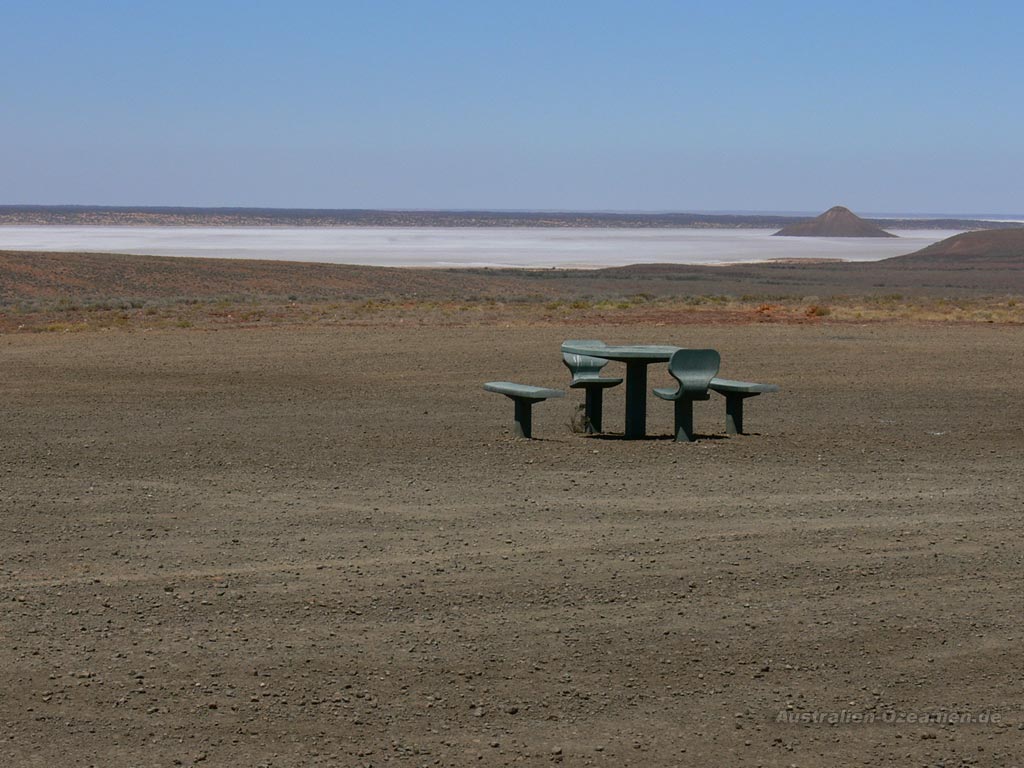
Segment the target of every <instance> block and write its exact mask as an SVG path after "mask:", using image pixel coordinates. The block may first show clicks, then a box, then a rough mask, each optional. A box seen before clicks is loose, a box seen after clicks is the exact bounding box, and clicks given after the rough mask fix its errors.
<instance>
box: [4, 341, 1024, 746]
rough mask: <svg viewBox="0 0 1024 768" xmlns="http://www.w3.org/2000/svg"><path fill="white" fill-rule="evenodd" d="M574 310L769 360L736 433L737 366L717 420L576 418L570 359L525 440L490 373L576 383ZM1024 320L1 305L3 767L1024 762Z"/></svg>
mask: <svg viewBox="0 0 1024 768" xmlns="http://www.w3.org/2000/svg"><path fill="white" fill-rule="evenodd" d="M567 337H575V338H604V339H606V340H607V341H609V342H661V343H676V344H681V345H701V346H704V345H707V346H711V347H715V348H717V349H718V350H720V351H721V353H722V357H723V361H724V362H723V369H722V373H723V375H728V376H732V377H736V378H751V379H754V380H761V381H770V382H776V383H778V384H780V385H781V387H782V392H781V393H779V394H777V395H766V396H762V397H759V398H756V399H754V400H752V401H749V402H748V406H747V419H748V427H749V429H750V430H751V431H752V432H753V434H751V435H748V436H742V437H726V436H725V435H723V434H722V426H723V425H722V421H723V406H722V401H721V399H720V398H717V396H716V397H715V399H713V400H711V401H710V402H707V403H698V404H697V427H698V431H700V432H701V433H702V434H703V435H704V439H702V440H701V441H700V442H698V443H696V444H693V445H677V444H675V443H673V442H671V441H669V440H666V439H651V440H645V441H637V442H628V441H623V440H620V439H615V437H614V435H613V436H612V437H610V438H607V439H601V438H587V437H583V436H581V435H577V434H573V433H572V432H571V431H570V428H569V423H570V421H571V420H572V417H573V414H574V407H575V405H576V404H577V402H578V400H579V399H580V393H579V392H575V391H572V392H570V396H569V397H568V398H566V399H564V400H552V401H549V402H545V403H542V404H540V405H538V406H536V408H535V434H536V435H537V437H539V438H540V439H539V440H535V441H530V442H526V441H517V440H514V439H512V438H510V436H509V426H510V422H511V415H512V406H511V403H509V402H508V401H507V400H506V399H504V398H502V397H499V396H497V395H492V394H489V393H485V392H483V391H482V389H481V386H480V385H481V383H482V382H483V381H486V380H488V379H504V378H510V379H514V380H522V381H525V382H529V383H535V384H544V385H555V386H559V385H561V386H564V384H565V379H566V373H565V370H564V369H563V367H562V365H561V362H560V359H559V354H558V344H559V342H560V341H561V340H563V339H564V338H567ZM1022 341H1024V339H1022V330H1021V328H1020V327H1019V326H998V325H997V326H984V325H971V326H967V325H934V326H919V325H913V324H888V325H872V326H864V325H851V324H844V325H833V324H831V323H829V322H827V321H825V322H819V323H815V324H808V325H771V324H769V325H743V326H737V327H725V326H719V325H715V324H709V325H686V326H676V325H671V324H669V325H663V326H660V327H651V326H649V325H635V326H631V327H628V328H627V327H620V326H606V325H600V324H594V325H581V324H579V323H569V322H566V323H562V324H557V323H553V324H551V325H548V326H542V327H533V328H529V327H523V326H515V327H512V328H505V327H502V326H501V325H497V324H489V323H481V324H477V325H468V326H466V327H460V328H441V327H438V326H428V327H420V328H416V327H404V326H394V325H375V324H372V323H369V324H367V325H365V326H363V327H339V328H309V327H297V328H291V327H278V328H272V329H268V330H244V329H231V330H221V331H216V332H201V331H194V330H192V331H190V330H175V331H154V332H149V333H142V332H138V333H127V332H122V331H112V332H108V333H88V334H32V335H28V334H11V333H9V334H2V335H0V357H2V360H3V365H2V366H0V387H2V391H3V392H4V421H3V425H4V426H3V434H2V440H0V509H2V521H3V528H4V535H3V539H2V545H0V553H2V558H0V591H2V594H3V597H4V599H5V605H6V606H7V608H6V610H5V611H4V613H3V614H2V616H0V636H2V637H3V639H4V641H3V643H2V645H0V685H2V690H3V692H4V693H3V696H2V698H0V723H2V724H3V727H2V729H0V764H3V765H11V766H31V765H60V766H65V765H101V766H129V765H133V766H134V765H147V766H148V765H154V766H156V765H160V766H173V765H196V764H201V765H213V766H221V765H222V766H242V765H245V766H257V765H261V766H309V765H330V766H336V765H342V766H356V765H374V766H381V765H388V764H394V765H409V766H420V765H506V764H509V765H511V764H526V765H550V764H557V763H559V762H561V763H564V764H567V765H606V766H621V765H637V766H661V765H666V766H667V765H693V766H718V765H722V766H756V765H763V766H790V765H801V766H807V765H819V766H834V765H863V766H880V765H892V766H896V765H900V766H903V765H907V766H910V765H913V766H920V765H929V766H933V765H946V766H974V765H979V766H980V765H986V766H989V765H991V766H1011V765H1019V764H1020V762H1021V760H1022V758H1024V747H1022V744H1024V708H1022V703H1021V702H1022V701H1024V682H1022V681H1024V662H1022V657H1021V654H1020V652H1019V649H1020V642H1021V638H1022V637H1024V619H1022V615H1021V611H1020V593H1021V586H1022V583H1021V557H1022V554H1021V546H1020V542H1021V541H1022V537H1024V518H1022V517H1021V515H1020V511H1021V500H1022V498H1024V487H1022V485H1024V483H1022V480H1021V474H1020V467H1021V465H1022V461H1024V441H1022V439H1021V432H1020V424H1021V423H1022V421H1024V401H1022V400H1021V398H1020V397H1019V382H1020V381H1021V378H1022V376H1024V353H1022V350H1024V343H1022ZM611 368H614V365H613V366H610V368H609V370H608V373H609V374H611V373H613V371H612V370H611ZM651 379H652V380H651V384H652V385H654V386H657V385H661V384H663V383H665V382H664V379H665V376H664V373H663V372H660V371H658V370H656V369H655V368H652V369H651ZM607 397H608V400H607V404H606V408H607V410H606V414H607V415H606V421H607V423H608V426H609V427H610V428H611V429H612V430H619V429H621V418H622V408H623V404H622V400H621V397H622V388H621V387H620V388H616V389H613V390H611V391H610V392H609V394H608V395H607ZM670 412H671V408H670V407H668V405H667V404H666V403H662V402H660V401H654V400H653V399H652V402H650V403H649V413H650V423H649V427H650V430H651V432H652V433H653V434H654V435H655V436H656V437H661V438H664V436H666V435H667V434H668V433H669V430H670ZM843 711H845V712H846V713H848V714H847V715H846V717H847V718H849V717H850V716H851V715H852V714H858V715H866V716H867V717H874V718H875V721H874V722H873V723H869V724H865V723H857V722H846V723H843V724H834V725H829V724H827V723H804V724H794V723H789V722H779V718H780V714H779V713H782V715H781V717H782V719H783V720H784V719H785V718H787V717H797V718H799V717H801V716H803V717H806V718H808V719H810V718H811V716H812V715H813V714H814V713H818V714H817V716H818V717H825V718H827V717H829V714H830V713H840V712H843ZM942 712H946V713H949V712H955V713H958V715H959V714H961V713H967V714H969V715H971V716H973V717H979V716H981V717H984V718H987V720H988V721H987V722H984V723H976V724H959V723H956V724H952V723H948V722H947V723H938V724H935V723H928V724H921V723H919V722H909V720H910V719H912V718H919V717H920V716H921V715H922V714H924V715H936V714H938V713H942ZM787 713H790V714H787ZM836 716H837V717H838V716H839V715H836ZM890 717H892V718H897V719H900V721H898V722H891V723H890V722H884V720H887V719H889V718H890ZM993 720H995V721H997V722H993Z"/></svg>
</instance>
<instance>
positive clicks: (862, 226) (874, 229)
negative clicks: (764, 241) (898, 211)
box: [775, 205, 896, 237]
mask: <svg viewBox="0 0 1024 768" xmlns="http://www.w3.org/2000/svg"><path fill="white" fill-rule="evenodd" d="M775 234H776V235H782V236H784V237H896V235H894V234H892V233H890V232H886V231H885V230H884V229H882V228H881V227H879V226H878V225H877V224H872V223H871V222H870V221H865V220H864V219H862V218H861V217H860V216H858V215H857V214H855V213H854V212H853V211H851V210H850V209H849V208H844V207H843V206H841V205H836V206H833V207H832V208H829V209H828V210H827V211H825V212H824V213H823V214H821V215H820V216H818V217H816V218H814V219H811V220H810V221H802V222H798V223H796V224H790V225H788V226H785V227H783V228H782V229H780V230H779V231H778V232H776V233H775Z"/></svg>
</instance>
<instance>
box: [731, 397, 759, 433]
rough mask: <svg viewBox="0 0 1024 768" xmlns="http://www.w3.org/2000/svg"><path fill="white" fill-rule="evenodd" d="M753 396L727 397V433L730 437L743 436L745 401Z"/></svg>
mask: <svg viewBox="0 0 1024 768" xmlns="http://www.w3.org/2000/svg"><path fill="white" fill-rule="evenodd" d="M748 397H757V393H754V394H752V395H735V394H728V395H726V396H725V432H726V434H729V435H742V434H743V401H744V400H746V399H747V398H748Z"/></svg>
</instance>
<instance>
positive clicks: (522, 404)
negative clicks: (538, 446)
mask: <svg viewBox="0 0 1024 768" xmlns="http://www.w3.org/2000/svg"><path fill="white" fill-rule="evenodd" d="M484 389H486V390H487V391H488V392H497V393H498V394H499V395H505V397H508V398H511V400H512V401H513V402H514V403H515V406H516V409H515V425H514V426H513V428H512V433H513V434H514V435H515V436H516V437H532V433H533V413H532V409H533V404H534V403H539V402H541V401H542V400H547V399H548V398H549V397H565V392H563V391H562V390H560V389H547V388H546V387H531V386H530V385H529V384H516V383H514V382H511V381H488V382H487V383H486V384H484Z"/></svg>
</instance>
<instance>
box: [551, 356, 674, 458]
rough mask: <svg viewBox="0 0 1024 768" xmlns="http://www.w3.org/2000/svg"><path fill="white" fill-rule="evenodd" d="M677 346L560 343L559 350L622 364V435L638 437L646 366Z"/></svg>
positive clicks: (643, 426) (642, 427)
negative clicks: (623, 407)
mask: <svg viewBox="0 0 1024 768" xmlns="http://www.w3.org/2000/svg"><path fill="white" fill-rule="evenodd" d="M677 349H679V347H670V346H664V345H661V344H629V345H623V346H607V345H603V344H583V343H573V342H566V343H564V344H562V351H563V352H569V353H571V354H575V355H589V356H590V357H599V358H601V359H603V360H615V361H616V362H620V363H625V364H626V437H627V438H629V439H640V438H642V437H644V436H645V435H646V434H647V366H648V365H650V364H651V363H667V362H668V360H669V358H670V357H672V354H673V353H674V352H675V351H676V350H677Z"/></svg>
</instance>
